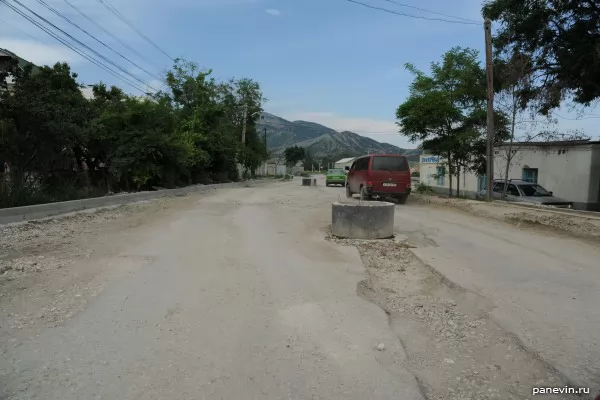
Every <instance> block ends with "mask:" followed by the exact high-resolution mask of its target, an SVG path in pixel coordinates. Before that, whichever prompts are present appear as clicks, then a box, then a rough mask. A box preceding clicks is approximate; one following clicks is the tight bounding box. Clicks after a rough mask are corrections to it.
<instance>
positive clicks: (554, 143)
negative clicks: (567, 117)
mask: <svg viewBox="0 0 600 400" xmlns="http://www.w3.org/2000/svg"><path fill="white" fill-rule="evenodd" d="M589 144H600V142H598V141H591V140H590V139H584V140H557V141H550V142H514V143H513V146H531V147H566V146H585V145H589ZM508 145H509V143H503V144H501V145H496V146H494V147H504V146H508Z"/></svg>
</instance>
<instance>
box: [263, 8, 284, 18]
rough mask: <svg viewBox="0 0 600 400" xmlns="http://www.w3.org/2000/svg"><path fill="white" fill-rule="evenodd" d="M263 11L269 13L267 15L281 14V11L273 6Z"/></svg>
mask: <svg viewBox="0 0 600 400" xmlns="http://www.w3.org/2000/svg"><path fill="white" fill-rule="evenodd" d="M265 12H266V13H267V14H269V15H273V16H276V17H277V16H279V15H281V11H279V10H277V9H275V8H268V9H266V10H265Z"/></svg>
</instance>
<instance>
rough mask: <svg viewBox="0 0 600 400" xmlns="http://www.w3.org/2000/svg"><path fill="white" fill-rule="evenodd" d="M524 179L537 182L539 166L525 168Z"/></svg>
mask: <svg viewBox="0 0 600 400" xmlns="http://www.w3.org/2000/svg"><path fill="white" fill-rule="evenodd" d="M523 180H524V181H526V182H531V183H537V181H538V169H537V168H523Z"/></svg>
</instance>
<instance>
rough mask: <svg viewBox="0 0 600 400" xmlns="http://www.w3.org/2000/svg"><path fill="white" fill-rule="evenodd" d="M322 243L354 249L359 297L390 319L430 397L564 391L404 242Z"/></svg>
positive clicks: (476, 299)
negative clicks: (362, 273)
mask: <svg viewBox="0 0 600 400" xmlns="http://www.w3.org/2000/svg"><path fill="white" fill-rule="evenodd" d="M326 240H329V241H333V242H335V243H338V244H340V245H344V246H355V247H356V248H357V249H358V251H359V253H360V256H361V259H362V262H363V264H364V266H365V268H366V271H367V279H366V280H364V281H362V282H360V283H359V284H358V286H357V293H358V295H359V296H361V297H363V298H364V299H366V300H368V301H370V302H372V303H374V304H377V305H378V306H380V307H381V308H382V309H383V310H384V311H385V312H386V313H387V314H388V316H389V323H390V328H391V329H392V330H393V331H394V333H395V334H396V335H397V337H398V339H399V341H400V342H401V344H402V346H403V347H404V349H405V351H406V354H407V356H408V366H409V369H410V370H411V372H412V373H413V374H414V375H415V377H416V378H417V380H418V381H419V383H420V386H421V388H422V390H423V392H424V393H423V394H424V395H425V396H426V398H427V399H436V400H446V399H448V400H455V399H503V400H504V399H528V398H531V395H532V388H533V387H540V386H543V387H563V386H564V383H563V380H562V379H561V377H560V376H559V374H558V373H556V372H555V371H554V370H553V369H552V368H551V367H550V366H548V365H546V364H545V363H543V362H542V361H540V359H539V357H537V356H536V355H535V354H532V353H530V352H528V351H526V350H525V349H524V348H523V347H522V346H521V343H520V342H519V341H518V340H517V339H516V338H515V337H514V336H512V335H511V334H510V333H507V332H506V331H504V330H503V329H502V328H501V327H500V326H498V325H497V324H496V323H495V322H494V321H493V319H491V318H490V312H491V311H492V310H493V304H491V303H490V302H489V301H488V300H487V299H486V298H484V297H482V296H480V295H478V294H475V293H472V292H469V291H466V290H464V289H462V288H460V287H457V286H456V285H453V284H452V283H451V282H449V281H447V279H445V278H444V277H443V276H441V275H440V274H439V273H437V271H435V270H433V269H432V268H431V267H429V266H428V265H426V264H424V263H422V262H421V261H420V260H419V259H418V258H417V257H416V256H415V255H414V254H413V253H412V251H411V246H410V245H408V244H407V243H406V242H403V241H401V240H398V239H397V240H394V239H386V240H372V241H368V240H352V239H336V238H333V237H331V235H329V234H327V235H326ZM552 398H553V399H560V398H562V397H560V395H553V397H552ZM564 398H567V397H564Z"/></svg>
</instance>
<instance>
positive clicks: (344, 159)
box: [335, 157, 356, 164]
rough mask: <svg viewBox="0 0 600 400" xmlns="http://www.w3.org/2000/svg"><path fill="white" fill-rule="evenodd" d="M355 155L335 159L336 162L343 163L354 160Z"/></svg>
mask: <svg viewBox="0 0 600 400" xmlns="http://www.w3.org/2000/svg"><path fill="white" fill-rule="evenodd" d="M355 158H356V157H349V158H342V159H341V160H338V161H336V162H335V163H336V164H344V163H347V162H350V161H354V159H355Z"/></svg>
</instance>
